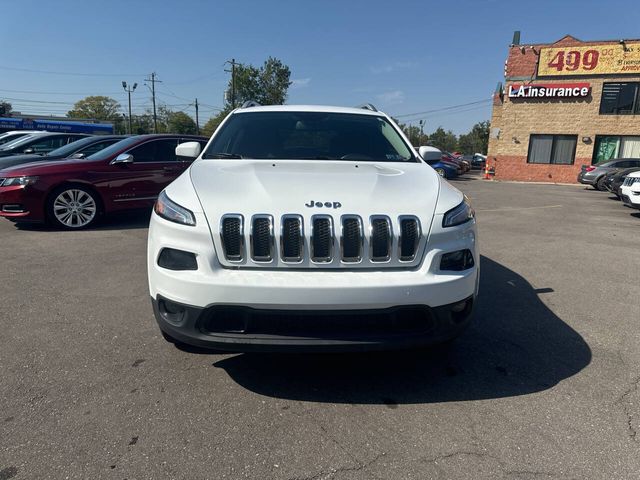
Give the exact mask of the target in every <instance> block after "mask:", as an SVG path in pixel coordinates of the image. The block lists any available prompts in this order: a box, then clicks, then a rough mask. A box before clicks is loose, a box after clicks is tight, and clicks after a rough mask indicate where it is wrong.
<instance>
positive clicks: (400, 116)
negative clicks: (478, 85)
mask: <svg viewBox="0 0 640 480" xmlns="http://www.w3.org/2000/svg"><path fill="white" fill-rule="evenodd" d="M491 101H492V99H491V98H485V99H484V100H477V101H475V102H469V103H461V104H460V105H451V106H448V107H442V108H436V109H433V110H425V111H424V112H416V113H403V114H402V115H393V117H394V118H404V117H415V116H416V115H426V114H428V113H435V112H443V111H446V110H453V109H455V108H460V107H467V106H469V105H478V104H481V103H488V102H491Z"/></svg>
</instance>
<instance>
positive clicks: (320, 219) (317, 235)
mask: <svg viewBox="0 0 640 480" xmlns="http://www.w3.org/2000/svg"><path fill="white" fill-rule="evenodd" d="M333 243H334V231H333V219H332V218H331V216H329V215H314V216H313V217H311V261H312V262H314V263H329V262H331V261H332V260H333Z"/></svg>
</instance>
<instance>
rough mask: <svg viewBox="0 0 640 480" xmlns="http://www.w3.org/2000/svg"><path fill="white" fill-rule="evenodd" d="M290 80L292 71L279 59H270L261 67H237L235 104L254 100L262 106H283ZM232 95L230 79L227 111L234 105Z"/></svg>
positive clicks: (238, 104)
mask: <svg viewBox="0 0 640 480" xmlns="http://www.w3.org/2000/svg"><path fill="white" fill-rule="evenodd" d="M290 78H291V70H290V69H289V67H288V66H287V65H285V64H284V63H282V62H281V61H280V60H278V59H277V58H273V57H269V58H268V59H267V60H266V61H265V62H264V64H263V65H262V66H261V67H254V66H253V65H242V64H240V65H238V66H236V75H235V104H236V106H240V105H242V104H243V102H246V101H247V100H254V101H256V102H258V103H259V104H261V105H282V104H283V103H284V102H285V101H286V100H287V93H288V91H289V87H290V86H291V80H290ZM232 95H233V83H232V80H231V79H230V80H229V85H228V87H227V94H226V99H227V102H226V104H225V110H226V107H229V106H231V104H232ZM223 118H224V117H223Z"/></svg>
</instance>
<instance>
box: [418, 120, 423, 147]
mask: <svg viewBox="0 0 640 480" xmlns="http://www.w3.org/2000/svg"><path fill="white" fill-rule="evenodd" d="M422 137H424V120H420V140H419V141H420V142H422Z"/></svg>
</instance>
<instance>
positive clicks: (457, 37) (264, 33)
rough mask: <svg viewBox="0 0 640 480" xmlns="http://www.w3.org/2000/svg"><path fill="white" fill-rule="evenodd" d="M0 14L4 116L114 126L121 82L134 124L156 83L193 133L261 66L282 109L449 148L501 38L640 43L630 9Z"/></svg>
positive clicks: (72, 7)
mask: <svg viewBox="0 0 640 480" xmlns="http://www.w3.org/2000/svg"><path fill="white" fill-rule="evenodd" d="M0 12H1V14H0V18H1V22H0V100H2V99H5V100H7V101H9V102H10V103H12V104H13V107H14V110H18V111H21V112H24V113H30V114H55V115H64V114H65V113H66V111H67V110H69V109H70V108H71V107H72V106H73V103H74V102H76V101H77V100H80V99H81V98H83V97H85V96H87V95H107V96H110V97H112V98H114V99H116V100H117V101H118V102H120V105H121V106H122V109H123V112H124V111H125V110H126V108H127V94H126V93H125V92H124V90H123V88H122V85H121V83H122V81H126V82H128V83H129V84H133V83H134V82H137V83H138V88H137V89H136V91H135V92H133V94H132V109H133V111H134V113H141V112H143V111H144V110H145V109H147V108H150V106H151V93H150V91H149V89H148V87H147V86H145V85H144V84H145V78H147V77H148V75H149V74H150V73H151V72H156V73H157V75H158V78H159V79H160V80H161V81H162V83H159V84H157V89H156V93H157V100H158V102H159V103H164V104H166V105H168V106H169V107H170V108H171V109H173V110H181V111H185V112H186V113H188V114H190V115H192V116H194V115H195V110H194V107H193V102H194V100H195V98H198V101H199V103H200V123H201V124H203V123H205V122H206V120H208V119H209V118H210V117H211V116H212V115H215V113H216V109H219V108H220V107H221V106H222V104H223V93H224V90H225V88H226V86H227V83H228V81H229V73H227V72H225V69H228V65H225V62H226V61H228V60H231V59H232V58H234V59H235V60H236V61H238V62H241V63H244V64H253V65H256V66H258V65H261V64H262V63H263V62H264V61H265V60H266V59H267V58H268V57H269V56H273V57H276V58H278V59H280V60H281V61H283V62H284V63H285V64H287V65H288V66H289V67H290V69H291V80H292V81H293V84H292V85H291V87H290V90H289V97H288V100H287V103H289V104H323V105H339V106H355V105H359V104H362V103H373V104H374V105H376V107H377V108H378V109H380V110H383V111H385V112H386V113H388V114H391V115H394V116H396V117H397V118H398V119H399V120H401V121H403V122H411V123H412V124H416V125H417V124H418V121H419V120H424V121H425V127H424V129H425V132H431V131H433V130H435V129H436V128H437V127H439V126H442V127H443V128H445V129H447V130H449V129H450V130H453V131H454V132H455V133H457V134H460V133H464V132H466V131H468V130H469V129H470V128H471V127H472V126H473V125H474V124H475V123H476V122H479V121H482V120H488V119H489V118H490V115H491V110H490V109H491V102H490V98H491V95H492V93H493V91H494V90H495V88H496V85H497V83H498V82H499V81H501V80H502V79H503V70H504V61H505V59H506V55H507V49H508V46H509V44H510V43H511V39H512V37H513V32H514V30H520V31H521V32H522V37H521V43H523V44H527V43H544V42H553V41H555V40H558V39H560V38H561V37H563V36H564V35H565V34H571V35H573V36H575V37H577V38H579V39H581V40H604V39H620V38H638V37H640V30H638V25H639V24H640V2H638V1H637V0H625V1H622V0H607V1H606V2H605V1H602V0H601V1H586V0H582V1H576V0H556V1H547V0H537V1H535V2H532V1H531V2H526V1H525V2H513V1H509V2H506V1H499V0H485V1H481V0H478V1H457V0H448V1H432V0H428V1H427V0H423V1H403V0H396V1H394V2H389V1H381V0H368V1H360V0H352V1H349V0H342V1H334V0H322V1H313V2H312V1H305V0H298V1H289V0H281V1H280V0H271V1H268V2H267V1H244V0H231V1H227V0H220V1H214V0H211V1H195V0H181V1H173V0H164V1H162V2H160V1H141V0H129V1H120V0H110V1H105V0H103V1H100V2H98V1H95V0H84V1H82V0H77V1H76V0H56V1H55V2H44V1H38V0H19V1H15V0H0ZM147 83H148V82H147ZM459 105H462V106H459ZM451 107H453V108H451ZM434 110H436V111H434ZM423 112H426V113H423Z"/></svg>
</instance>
